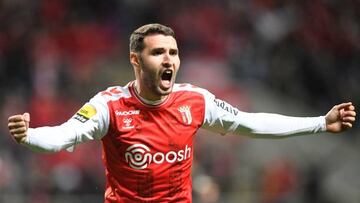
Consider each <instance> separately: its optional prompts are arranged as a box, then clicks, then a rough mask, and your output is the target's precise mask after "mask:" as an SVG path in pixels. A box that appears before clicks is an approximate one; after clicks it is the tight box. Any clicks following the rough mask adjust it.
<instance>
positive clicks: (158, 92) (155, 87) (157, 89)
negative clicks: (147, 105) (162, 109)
mask: <svg viewBox="0 0 360 203" xmlns="http://www.w3.org/2000/svg"><path fill="white" fill-rule="evenodd" d="M139 58H140V60H139V62H140V68H141V73H140V77H141V80H142V81H139V82H140V83H141V85H142V86H143V88H144V89H143V90H145V91H146V95H151V97H154V98H159V99H161V98H162V97H164V96H167V95H169V94H170V93H171V92H172V87H173V84H172V85H171V87H170V88H162V86H161V85H160V83H161V75H160V73H159V71H152V70H154V69H152V68H150V67H149V66H148V65H147V64H146V63H144V61H143V59H142V57H141V56H140V57H139ZM173 74H175V73H173ZM146 99H149V98H146Z"/></svg>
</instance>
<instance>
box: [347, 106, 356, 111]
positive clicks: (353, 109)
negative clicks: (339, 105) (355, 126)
mask: <svg viewBox="0 0 360 203" xmlns="http://www.w3.org/2000/svg"><path fill="white" fill-rule="evenodd" d="M347 110H350V111H355V106H354V105H350V106H349V107H348V108H347Z"/></svg>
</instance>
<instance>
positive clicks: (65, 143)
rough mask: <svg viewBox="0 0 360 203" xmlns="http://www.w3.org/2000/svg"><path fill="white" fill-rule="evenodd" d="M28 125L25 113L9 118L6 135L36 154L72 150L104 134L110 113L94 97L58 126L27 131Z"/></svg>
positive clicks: (28, 116) (98, 99)
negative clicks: (9, 135)
mask: <svg viewBox="0 0 360 203" xmlns="http://www.w3.org/2000/svg"><path fill="white" fill-rule="evenodd" d="M29 122H30V115H29V114H28V113H25V114H23V115H15V116H11V117H9V123H8V128H9V132H10V134H11V135H12V136H13V138H14V139H15V140H16V141H17V142H18V143H20V144H23V145H25V146H27V147H29V148H30V149H32V150H33V151H38V152H57V151H60V150H63V149H67V150H69V151H72V150H73V148H74V147H75V145H77V144H79V143H83V142H86V141H90V140H96V139H101V138H102V137H103V136H104V135H105V134H106V133H107V130H108V126H109V112H108V108H107V105H106V101H105V100H104V99H103V98H102V97H101V96H100V95H97V96H95V97H94V98H92V99H91V100H90V102H88V103H86V104H85V105H84V106H83V107H82V108H81V109H80V110H79V111H78V112H77V113H76V114H75V115H74V116H73V117H72V118H70V119H69V120H68V121H66V122H65V123H63V124H61V125H59V126H52V127H48V126H45V127H39V128H29Z"/></svg>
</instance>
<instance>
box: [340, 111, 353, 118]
mask: <svg viewBox="0 0 360 203" xmlns="http://www.w3.org/2000/svg"><path fill="white" fill-rule="evenodd" d="M342 116H353V117H355V116H356V112H355V111H344V112H342Z"/></svg>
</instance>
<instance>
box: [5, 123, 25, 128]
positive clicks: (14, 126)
mask: <svg viewBox="0 0 360 203" xmlns="http://www.w3.org/2000/svg"><path fill="white" fill-rule="evenodd" d="M25 126H26V123H25V122H24V121H20V122H11V123H9V124H8V128H9V129H14V128H20V127H25Z"/></svg>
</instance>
